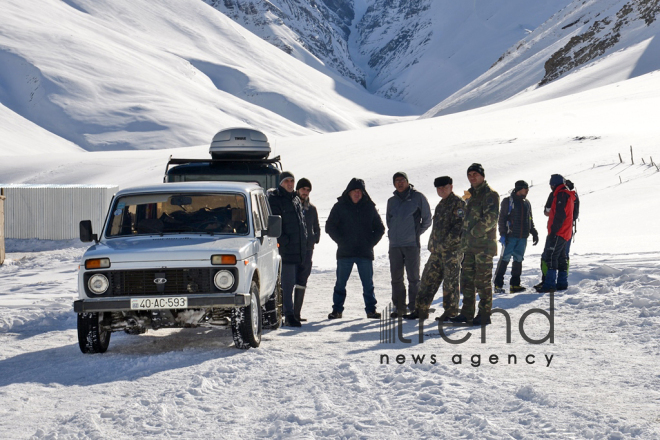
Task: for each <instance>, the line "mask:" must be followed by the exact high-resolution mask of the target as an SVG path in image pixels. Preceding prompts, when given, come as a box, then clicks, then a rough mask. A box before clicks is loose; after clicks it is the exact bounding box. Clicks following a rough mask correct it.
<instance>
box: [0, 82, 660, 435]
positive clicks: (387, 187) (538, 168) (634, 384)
mask: <svg viewBox="0 0 660 440" xmlns="http://www.w3.org/2000/svg"><path fill="white" fill-rule="evenodd" d="M594 72H595V71H594ZM575 78H576V77H575V76H574V75H567V76H565V77H563V78H561V79H560V80H558V81H556V82H555V83H553V84H560V83H563V84H564V85H565V87H569V86H570V84H569V83H571V82H572V81H574V80H575ZM544 89H545V90H548V89H546V88H545V87H544V88H541V89H538V90H534V91H530V92H529V95H534V94H536V93H545V90H544ZM505 104H506V103H502V104H498V105H493V106H490V107H489V108H487V109H477V110H473V111H467V112H462V113H458V114H452V115H447V116H441V117H438V118H431V119H424V120H416V121H410V122H405V123H401V124H392V125H387V126H382V127H374V128H369V129H364V130H354V131H348V132H341V133H332V134H323V135H313V136H305V137H290V138H280V139H278V140H277V145H276V149H277V151H276V153H277V154H281V155H282V157H283V162H284V164H285V167H286V168H288V169H290V170H292V171H293V172H294V173H295V175H296V177H298V178H299V177H302V176H306V177H309V178H310V179H311V181H312V182H313V184H314V190H313V192H312V194H311V200H312V202H313V203H315V204H316V206H317V207H318V209H319V211H320V215H321V223H322V225H321V226H322V227H323V223H324V222H325V219H326V218H327V215H328V212H329V209H330V207H331V206H332V204H333V203H334V202H335V200H336V199H335V198H336V197H337V196H338V195H339V194H340V193H341V191H342V190H343V188H344V187H345V185H346V183H347V182H348V180H349V179H350V178H351V177H353V176H359V177H362V178H364V179H365V180H366V185H367V190H368V191H369V193H370V194H371V195H372V197H373V199H374V200H375V202H376V203H377V205H378V206H379V207H380V210H381V214H383V213H384V212H383V211H384V207H385V203H386V200H387V198H388V197H390V196H391V193H392V191H393V190H394V188H393V186H392V174H393V173H394V172H396V171H398V170H404V171H406V172H407V173H408V175H409V177H410V179H411V182H412V183H413V184H415V185H416V187H417V188H418V189H420V190H421V191H422V192H424V193H425V194H426V195H427V196H428V198H429V201H430V203H431V204H432V205H435V204H436V203H437V202H438V200H439V199H438V197H437V196H436V194H435V192H434V189H433V187H432V182H433V178H434V177H437V176H439V175H444V174H448V175H451V176H452V177H453V178H454V183H455V188H454V189H455V192H457V193H459V194H460V193H461V192H462V191H463V190H464V189H466V188H467V186H468V182H467V179H466V177H465V172H466V168H467V167H468V166H469V164H470V163H472V162H474V161H478V162H481V163H482V164H483V165H484V167H485V172H486V179H487V180H488V182H489V183H490V184H491V185H492V186H493V188H495V189H496V190H497V191H499V193H500V195H502V196H503V195H505V194H506V191H507V190H508V189H511V188H512V187H513V184H514V182H515V181H516V180H518V179H521V178H522V179H525V180H527V181H528V182H530V183H532V184H533V185H532V187H531V190H530V194H529V198H530V200H531V203H532V207H533V213H534V217H535V221H536V224H537V228H538V229H539V232H540V234H541V237H542V238H543V237H544V236H545V229H544V226H545V217H544V216H543V215H542V213H541V207H542V205H543V203H544V201H545V198H546V196H547V194H548V191H549V187H548V185H547V181H548V177H549V175H550V174H552V173H556V172H560V173H564V174H565V175H566V176H567V177H569V178H571V179H572V180H573V181H574V182H575V183H576V187H577V189H578V191H579V193H580V196H581V214H580V218H581V221H580V222H579V224H578V232H577V235H576V240H575V242H574V243H573V247H572V257H571V273H570V278H569V281H570V288H569V289H568V290H567V291H565V292H557V293H556V294H555V295H554V297H553V298H554V331H555V334H554V343H552V344H551V343H549V342H546V343H543V344H538V345H537V344H529V343H527V342H525V341H524V340H523V338H522V336H521V335H520V332H519V330H518V324H519V322H520V319H521V317H522V316H523V314H524V313H526V312H527V311H529V310H530V309H532V308H538V309H542V310H545V311H548V310H549V308H550V298H549V296H548V295H541V294H537V293H534V292H530V291H527V292H524V293H522V294H517V295H508V294H506V295H496V296H495V298H494V307H498V308H502V309H504V310H506V311H507V312H508V313H509V314H510V316H511V320H512V338H511V339H512V340H511V342H510V343H507V342H506V335H505V320H504V318H503V317H502V316H501V315H494V318H493V324H492V325H491V326H489V327H488V329H487V342H486V343H482V342H481V341H480V338H479V330H478V329H453V330H449V331H448V333H450V337H452V338H454V339H458V338H460V337H463V336H466V335H467V332H468V331H469V332H470V333H471V334H472V336H471V339H470V340H469V341H468V342H466V343H465V344H461V345H450V344H448V343H446V342H444V341H442V340H441V338H440V336H439V332H438V329H437V327H435V326H434V325H433V324H434V322H433V321H431V322H428V321H427V326H426V327H425V331H424V332H423V334H424V337H425V338H424V342H423V343H421V344H420V343H419V342H418V339H417V338H418V326H417V323H413V322H406V323H405V324H404V326H403V329H402V334H403V336H404V337H406V338H409V339H411V343H410V344H404V343H402V342H396V343H395V344H380V343H379V341H380V339H379V338H380V325H379V324H380V323H379V322H378V321H374V320H367V319H365V318H364V311H363V304H362V298H361V295H360V282H359V280H358V278H357V274H355V273H354V275H353V276H352V278H351V280H350V281H349V284H348V297H347V303H346V310H345V312H344V316H343V319H341V320H338V321H328V320H327V319H326V317H327V313H329V311H330V307H331V301H332V299H331V298H332V288H333V284H334V281H335V271H334V268H335V249H336V248H335V246H334V244H333V243H332V241H331V240H330V239H329V237H328V236H327V235H326V234H323V235H322V236H321V242H320V243H319V246H317V248H316V249H315V253H314V269H313V273H312V275H311V277H310V280H309V284H308V285H309V290H308V293H307V295H306V298H305V305H304V307H303V313H304V316H305V317H306V318H308V319H309V321H307V323H305V324H304V325H303V327H302V328H301V329H291V328H283V329H280V330H278V331H272V332H267V333H266V334H265V335H264V338H263V341H262V345H261V346H260V347H259V348H258V349H254V350H249V351H238V350H235V349H234V348H233V347H232V346H231V345H232V342H231V341H232V339H231V334H230V332H228V331H223V330H218V329H183V330H181V331H179V330H159V331H156V332H151V331H150V332H148V333H146V334H144V335H139V336H131V335H126V334H123V333H114V334H113V335H112V340H111V344H110V348H109V351H108V352H107V353H105V354H103V355H93V356H83V355H82V354H80V352H79V350H78V347H77V339H76V330H75V325H76V324H75V314H74V313H73V311H72V307H71V303H72V301H73V299H74V297H75V295H76V267H77V265H78V264H79V262H80V258H81V255H82V252H83V248H82V247H81V245H80V244H79V243H78V244H73V243H71V242H64V243H50V242H29V241H28V242H22V241H14V240H10V241H9V242H8V246H9V249H8V250H9V253H8V260H7V262H6V264H5V265H3V266H1V267H0V344H2V347H3V350H2V352H0V372H1V373H2V374H0V438H12V439H13V438H16V439H23V438H34V439H54V438H98V439H105V438H144V439H161V438H168V437H176V438H232V439H253V438H282V439H285V438H286V439H288V438H365V439H372V438H373V439H389V438H393V439H394V438H431V437H441V438H475V439H481V438H494V439H499V438H515V439H524V438H557V439H564V438H590V439H594V438H596V439H600V438H603V439H605V438H608V439H624V438H636V439H644V440H646V439H657V438H658V437H659V436H660V424H659V423H658V421H659V420H660V418H659V417H660V413H659V411H658V402H660V393H659V391H658V390H660V377H659V376H658V373H657V365H658V358H659V356H660V345H659V342H658V341H660V278H659V276H658V273H659V272H658V271H659V270H660V264H659V263H658V261H659V258H660V255H659V254H658V245H657V244H658V243H660V231H659V230H658V228H657V224H656V223H657V218H658V216H659V215H660V205H659V204H658V203H657V200H656V199H657V192H658V191H657V188H659V187H660V180H659V179H660V172H659V171H658V170H657V169H656V168H655V167H653V166H650V165H648V164H642V163H641V158H642V157H643V158H645V159H646V162H647V163H648V162H649V160H650V156H653V157H654V160H656V161H657V160H658V158H659V157H660V151H659V150H658V147H657V139H658V137H659V135H660V128H658V124H657V121H656V119H657V118H656V115H657V112H656V109H657V108H658V106H659V105H660V72H654V73H650V74H646V75H642V76H640V77H637V78H634V79H631V80H627V81H622V82H620V83H617V84H611V85H607V86H603V87H600V88H597V89H593V90H590V91H586V92H582V93H575V94H572V95H569V96H564V97H560V98H557V99H546V100H543V101H542V102H535V103H531V104H528V105H524V106H515V107H509V106H507V105H505ZM631 144H632V145H633V146H634V154H635V164H634V165H632V164H631V163H630V162H629V160H628V156H627V155H626V154H624V158H625V161H626V163H623V164H621V163H619V161H618V153H627V152H628V151H629V150H628V149H629V146H630V145H631ZM170 152H173V153H174V154H175V155H177V156H179V155H181V156H184V155H185V156H193V155H199V156H204V155H206V154H207V153H206V147H204V146H202V147H193V148H187V149H177V150H171V151H123V152H118V151H111V152H93V153H86V152H84V153H83V152H80V153H75V152H74V153H66V154H54V155H52V157H48V158H46V157H42V156H24V157H20V156H19V157H13V158H12V160H11V162H9V161H0V176H3V177H5V176H9V178H11V180H12V181H16V182H19V181H32V182H48V183H58V182H59V183H71V182H89V183H97V182H103V183H117V184H119V185H120V186H122V187H125V186H130V185H134V184H140V183H156V182H158V181H160V179H161V177H162V172H163V165H164V163H165V156H166V155H167V154H168V153H170ZM426 238H427V237H426V236H425V237H423V239H422V243H423V244H425V243H426ZM387 251H388V249H387V239H386V238H384V239H383V240H382V242H381V243H379V245H378V246H377V247H376V252H375V253H376V260H375V264H374V266H375V270H374V274H375V275H374V282H375V287H376V296H377V299H378V307H379V310H382V309H383V308H384V306H385V305H386V304H387V303H388V302H389V300H390V297H391V284H390V273H389V267H388V257H387ZM540 252H541V246H540V245H539V246H532V244H531V243H529V245H528V248H527V253H526V258H525V261H524V263H523V274H522V280H523V284H524V285H526V286H531V285H532V284H534V283H536V282H538V280H539V278H540V269H539V267H538V261H539V256H540ZM427 258H428V251H427V250H426V249H425V246H424V245H423V249H422V263H424V262H425V261H426V259H427ZM507 281H508V277H507ZM441 301H442V300H441V299H440V295H439V294H438V295H436V301H435V303H434V304H435V307H436V308H437V310H438V312H436V316H437V315H438V314H439V312H440V311H441ZM524 329H525V331H526V334H527V335H528V336H529V337H533V338H542V337H544V336H545V335H546V334H547V332H548V331H549V325H548V321H547V319H545V317H543V316H541V315H540V314H538V313H536V314H533V315H530V316H529V318H528V319H527V320H526V321H525V322H524ZM383 355H385V356H388V357H389V363H386V361H385V359H386V358H383V357H382V356H383ZM399 355H403V356H404V359H405V362H404V363H403V364H400V363H399V362H397V360H396V359H397V356H399ZM454 355H460V356H461V363H460V364H455V363H454V361H453V360H452V359H455V358H454ZM493 355H495V356H497V363H496V364H494V363H492V361H491V359H492V356H493ZM510 355H514V356H515V363H512V360H511V358H510V357H509V356H510ZM530 355H531V356H533V357H529V356H530ZM413 356H415V358H416V359H417V361H415V360H414V359H413ZM432 356H435V357H434V358H432ZM422 357H423V358H422ZM399 359H400V358H399ZM548 359H550V361H548ZM433 362H435V363H433ZM531 362H533V363H531Z"/></svg>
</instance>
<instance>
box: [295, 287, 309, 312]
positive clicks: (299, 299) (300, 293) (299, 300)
mask: <svg viewBox="0 0 660 440" xmlns="http://www.w3.org/2000/svg"><path fill="white" fill-rule="evenodd" d="M306 289H307V288H306V287H305V286H300V285H298V284H296V285H295V286H293V316H295V317H296V319H297V320H298V321H307V320H306V319H304V318H301V317H300V310H302V305H303V300H304V299H305V290H306Z"/></svg>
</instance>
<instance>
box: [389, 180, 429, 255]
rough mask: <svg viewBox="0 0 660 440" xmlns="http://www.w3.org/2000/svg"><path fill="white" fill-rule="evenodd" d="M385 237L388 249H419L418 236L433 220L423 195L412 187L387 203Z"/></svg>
mask: <svg viewBox="0 0 660 440" xmlns="http://www.w3.org/2000/svg"><path fill="white" fill-rule="evenodd" d="M385 219H386V221H387V236H388V238H389V239H390V247H391V248H393V247H406V246H417V247H420V243H419V236H420V235H422V234H423V233H424V232H425V231H426V230H427V229H428V228H429V227H430V226H431V223H432V220H433V217H431V207H430V206H429V201H428V200H427V199H426V197H425V196H424V194H422V193H421V192H419V191H417V190H416V189H415V188H414V187H413V186H412V185H410V186H409V187H408V189H407V190H406V191H404V192H403V193H400V192H398V191H394V195H393V196H392V197H390V198H389V200H388V201H387V213H386V215H385Z"/></svg>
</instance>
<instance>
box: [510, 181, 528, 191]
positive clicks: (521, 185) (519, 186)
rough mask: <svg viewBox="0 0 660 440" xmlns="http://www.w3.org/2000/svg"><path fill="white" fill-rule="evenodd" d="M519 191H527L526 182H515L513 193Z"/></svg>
mask: <svg viewBox="0 0 660 440" xmlns="http://www.w3.org/2000/svg"><path fill="white" fill-rule="evenodd" d="M521 189H529V185H528V184H527V182H525V181H524V180H519V181H517V182H516V186H515V189H514V190H513V191H514V192H518V191H520V190H521Z"/></svg>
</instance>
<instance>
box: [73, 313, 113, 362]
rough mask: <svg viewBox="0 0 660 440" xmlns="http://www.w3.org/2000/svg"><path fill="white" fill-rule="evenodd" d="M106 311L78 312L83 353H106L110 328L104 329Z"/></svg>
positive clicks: (79, 341) (79, 342) (79, 336)
mask: <svg viewBox="0 0 660 440" xmlns="http://www.w3.org/2000/svg"><path fill="white" fill-rule="evenodd" d="M103 318H104V313H102V312H101V313H78V345H79V346H80V351H82V352H83V353H105V351H106V350H107V349H108V345H110V335H111V332H110V331H109V330H104V329H103Z"/></svg>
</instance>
